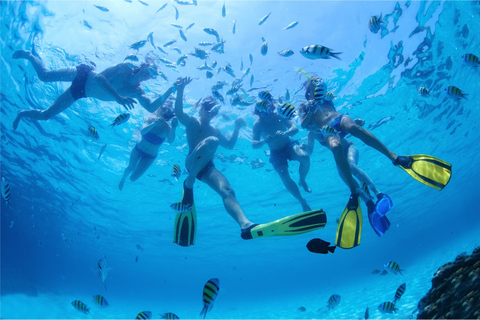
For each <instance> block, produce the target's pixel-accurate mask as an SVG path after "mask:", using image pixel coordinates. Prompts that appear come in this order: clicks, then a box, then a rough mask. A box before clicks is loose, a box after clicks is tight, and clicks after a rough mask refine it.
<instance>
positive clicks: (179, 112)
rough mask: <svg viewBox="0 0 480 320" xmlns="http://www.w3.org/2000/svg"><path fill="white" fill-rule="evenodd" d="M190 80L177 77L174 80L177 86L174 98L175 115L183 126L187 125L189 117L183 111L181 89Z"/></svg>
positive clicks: (182, 89)
mask: <svg viewBox="0 0 480 320" xmlns="http://www.w3.org/2000/svg"><path fill="white" fill-rule="evenodd" d="M191 81H192V79H190V78H178V79H177V81H176V82H175V85H176V86H177V98H176V99H175V116H176V117H177V118H178V121H180V123H182V124H183V125H184V126H187V125H188V123H189V122H190V119H191V117H190V116H189V115H188V114H186V113H185V112H183V91H184V89H185V86H186V85H187V84H189V83H190V82H191Z"/></svg>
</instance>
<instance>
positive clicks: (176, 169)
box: [172, 164, 182, 181]
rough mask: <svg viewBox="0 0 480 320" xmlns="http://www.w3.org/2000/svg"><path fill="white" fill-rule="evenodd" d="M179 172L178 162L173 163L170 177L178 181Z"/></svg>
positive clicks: (180, 170)
mask: <svg viewBox="0 0 480 320" xmlns="http://www.w3.org/2000/svg"><path fill="white" fill-rule="evenodd" d="M181 174H182V169H180V166H179V165H178V164H174V165H173V168H172V177H175V180H176V181H178V178H180V175H181Z"/></svg>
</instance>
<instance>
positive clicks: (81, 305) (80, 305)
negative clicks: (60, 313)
mask: <svg viewBox="0 0 480 320" xmlns="http://www.w3.org/2000/svg"><path fill="white" fill-rule="evenodd" d="M71 303H72V306H73V307H74V308H75V309H77V310H78V311H80V312H83V313H86V314H90V310H89V309H88V308H87V306H86V305H85V303H83V302H82V301H80V300H73V301H72V302H71Z"/></svg>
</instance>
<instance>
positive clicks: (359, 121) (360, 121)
mask: <svg viewBox="0 0 480 320" xmlns="http://www.w3.org/2000/svg"><path fill="white" fill-rule="evenodd" d="M353 122H355V123H356V124H357V125H359V126H360V127H363V126H364V125H365V120H363V119H355V120H353Z"/></svg>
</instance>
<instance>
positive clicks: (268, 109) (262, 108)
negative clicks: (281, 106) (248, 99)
mask: <svg viewBox="0 0 480 320" xmlns="http://www.w3.org/2000/svg"><path fill="white" fill-rule="evenodd" d="M274 111H275V106H274V105H273V103H272V102H271V101H263V100H260V101H258V102H257V104H256V105H255V111H254V112H253V113H254V114H256V115H257V116H259V117H261V118H269V117H270V116H271V115H272V114H273V112H274Z"/></svg>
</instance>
